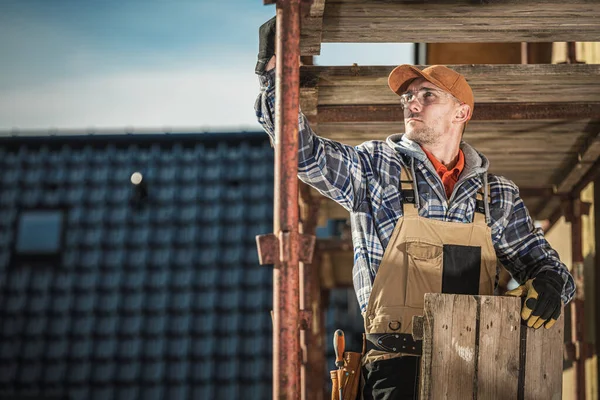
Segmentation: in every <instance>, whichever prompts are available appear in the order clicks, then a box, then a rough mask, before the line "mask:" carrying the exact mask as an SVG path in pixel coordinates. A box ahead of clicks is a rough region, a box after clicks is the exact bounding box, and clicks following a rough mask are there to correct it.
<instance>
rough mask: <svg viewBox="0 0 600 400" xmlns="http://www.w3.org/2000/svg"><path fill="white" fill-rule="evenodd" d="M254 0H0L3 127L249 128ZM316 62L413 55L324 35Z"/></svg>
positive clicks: (388, 61)
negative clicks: (331, 41)
mask: <svg viewBox="0 0 600 400" xmlns="http://www.w3.org/2000/svg"><path fill="white" fill-rule="evenodd" d="M274 13H275V6H274V5H271V6H264V5H263V2H262V0H229V1H210V0H175V1H167V0H144V1H142V0H126V1H118V0H104V1H81V0H0V55H1V56H0V132H2V133H4V134H6V133H10V131H11V130H13V129H15V128H16V129H19V130H21V131H28V130H58V131H60V130H61V129H81V130H87V129H98V130H103V129H108V128H113V129H117V130H119V129H120V130H124V129H130V128H133V129H134V130H135V129H144V130H156V131H157V132H162V131H164V130H169V131H172V132H176V131H178V130H181V131H183V130H196V131H220V130H231V131H234V130H240V129H243V130H256V129H259V126H258V124H257V123H256V122H255V118H254V111H253V104H254V99H255V98H256V95H257V90H258V81H257V78H256V76H255V75H254V65H255V63H256V53H257V51H258V27H259V26H260V25H261V24H262V23H263V22H264V21H266V20H268V19H269V18H271V17H272V16H273V15H274ZM315 61H316V63H317V64H320V65H350V64H352V63H353V62H356V63H358V64H359V65H398V64H402V63H412V62H413V51H412V45H409V44H359V45H357V44H325V45H323V48H322V51H321V56H319V57H317V58H316V59H315Z"/></svg>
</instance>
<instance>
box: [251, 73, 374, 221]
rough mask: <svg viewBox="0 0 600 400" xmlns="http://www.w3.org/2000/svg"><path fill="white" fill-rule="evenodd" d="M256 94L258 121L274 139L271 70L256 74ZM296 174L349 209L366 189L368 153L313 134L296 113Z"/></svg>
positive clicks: (272, 80)
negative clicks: (257, 77) (258, 91)
mask: <svg viewBox="0 0 600 400" xmlns="http://www.w3.org/2000/svg"><path fill="white" fill-rule="evenodd" d="M259 81H260V88H261V90H260V94H259V96H258V98H257V99H256V103H255V105H254V109H255V111H256V116H257V119H258V122H259V123H260V124H261V125H262V127H263V129H264V130H265V131H266V132H267V134H268V135H269V137H270V138H271V141H272V142H274V141H275V70H274V69H273V70H271V71H268V72H266V73H265V74H263V75H260V76H259ZM298 136H299V144H298V177H299V178H300V179H301V180H302V181H304V182H306V183H307V184H309V185H311V186H313V187H314V188H316V189H317V190H318V191H319V192H321V193H322V194H323V195H324V196H327V197H329V198H330V199H332V200H334V201H336V202H338V203H339V204H340V205H342V206H343V207H344V208H346V209H347V210H349V211H351V210H352V209H354V208H355V206H356V205H357V204H359V203H360V201H361V200H362V198H363V197H364V193H365V191H366V183H365V182H366V180H365V179H364V174H365V173H366V172H365V170H366V169H369V165H370V162H369V160H370V156H369V154H368V153H367V152H366V151H364V150H360V149H359V148H356V147H352V146H348V145H345V144H342V143H338V142H335V141H332V140H329V139H325V138H321V137H319V136H317V135H316V134H315V133H314V131H313V130H312V129H311V127H310V125H309V124H308V120H307V119H306V117H305V116H304V114H302V112H300V113H299V116H298Z"/></svg>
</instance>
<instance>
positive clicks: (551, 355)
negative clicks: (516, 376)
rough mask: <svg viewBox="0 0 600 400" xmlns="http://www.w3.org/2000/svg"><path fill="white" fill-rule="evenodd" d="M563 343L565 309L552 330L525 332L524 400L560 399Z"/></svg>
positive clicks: (542, 329) (528, 330)
mask: <svg viewBox="0 0 600 400" xmlns="http://www.w3.org/2000/svg"><path fill="white" fill-rule="evenodd" d="M563 341H564V309H563V312H562V313H561V316H560V318H559V320H558V321H557V322H556V324H555V325H554V326H553V327H552V328H551V329H544V328H541V329H537V330H536V329H530V328H527V341H526V351H525V380H524V383H525V391H524V397H523V398H524V399H527V400H560V399H561V398H562V379H561V378H562V361H563ZM557 378H558V379H557Z"/></svg>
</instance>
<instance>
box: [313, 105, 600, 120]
mask: <svg viewBox="0 0 600 400" xmlns="http://www.w3.org/2000/svg"><path fill="white" fill-rule="evenodd" d="M529 119H534V120H546V119H549V120H553V119H563V120H572V119H599V120H600V102H599V101H596V102H570V103H562V102H552V103H520V102H519V103H502V102H494V103H482V102H479V103H477V106H476V107H475V109H474V111H473V116H472V118H471V121H507V120H529ZM403 120H404V110H403V108H402V106H400V105H399V104H344V105H319V106H318V121H319V122H330V123H335V122H384V121H388V122H402V121H403Z"/></svg>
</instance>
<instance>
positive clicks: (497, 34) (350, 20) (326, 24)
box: [323, 0, 600, 43]
mask: <svg viewBox="0 0 600 400" xmlns="http://www.w3.org/2000/svg"><path fill="white" fill-rule="evenodd" d="M599 17H600V10H599V8H598V7H597V4H596V3H594V2H592V1H586V0H570V1H564V2H560V1H558V0H552V1H541V0H535V1H531V0H530V1H525V0H524V1H502V2H497V1H481V2H473V1H469V0H455V1H436V2H425V1H414V0H413V1H406V0H404V1H394V0H383V1H377V2H373V1H365V0H327V2H326V4H325V13H324V16H323V42H351V43H352V42H369V43H374V42H396V43H410V42H415V43H419V42H425V43H442V42H445V43H447V42H479V43H481V42H563V41H598V40H600V26H599V25H598V18H599Z"/></svg>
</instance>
